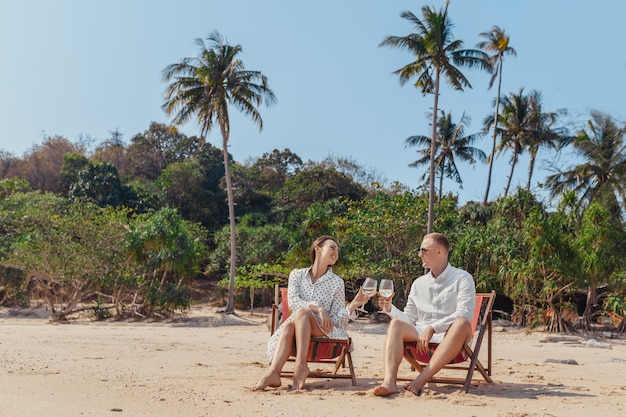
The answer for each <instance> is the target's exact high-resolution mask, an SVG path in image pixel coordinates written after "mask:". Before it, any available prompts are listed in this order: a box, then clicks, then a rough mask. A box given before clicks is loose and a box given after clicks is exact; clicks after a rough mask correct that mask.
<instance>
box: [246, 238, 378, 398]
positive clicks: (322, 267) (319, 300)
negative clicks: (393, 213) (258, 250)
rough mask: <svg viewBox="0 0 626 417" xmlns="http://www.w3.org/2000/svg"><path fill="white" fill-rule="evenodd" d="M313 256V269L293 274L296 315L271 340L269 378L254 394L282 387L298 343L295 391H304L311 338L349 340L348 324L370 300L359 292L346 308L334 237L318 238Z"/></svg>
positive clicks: (291, 297)
mask: <svg viewBox="0 0 626 417" xmlns="http://www.w3.org/2000/svg"><path fill="white" fill-rule="evenodd" d="M309 254H310V257H311V262H312V266H310V267H308V268H301V269H294V270H293V271H291V273H290V274H289V284H288V302H289V306H290V308H291V311H292V313H291V315H290V316H289V317H288V318H287V320H285V321H284V322H283V324H281V326H280V327H279V328H278V329H277V330H276V332H274V334H273V335H272V337H271V338H270V340H269V341H268V343H267V356H268V359H270V361H271V363H270V366H269V368H268V369H267V371H266V372H265V375H263V377H262V378H261V380H260V381H259V382H258V383H257V384H256V385H255V386H254V387H252V390H253V391H259V390H263V389H265V387H280V385H281V380H280V373H281V371H282V369H283V366H284V365H285V362H287V359H289V356H290V355H291V350H292V347H293V344H294V342H295V344H296V360H295V370H294V373H293V385H292V386H291V389H292V390H301V389H303V388H304V385H305V382H306V378H307V376H308V375H309V367H308V365H307V361H306V356H307V353H308V348H309V344H310V342H311V336H326V337H329V338H339V339H347V338H348V333H347V332H346V327H347V325H348V321H349V320H350V318H356V313H355V312H354V310H355V309H356V308H357V307H359V306H361V305H363V304H365V303H366V302H367V300H369V297H367V296H366V295H365V294H363V293H362V291H359V292H358V294H357V295H356V297H354V300H352V302H351V303H350V304H349V305H348V306H346V301H345V300H346V298H345V289H344V282H343V279H342V278H340V277H339V276H337V275H335V274H334V273H333V270H332V269H331V266H332V265H334V264H335V262H337V259H338V258H339V245H337V242H336V241H335V239H333V238H332V237H331V236H321V237H319V238H317V239H316V240H315V242H313V244H312V245H311V248H310V250H309ZM301 347H304V348H301Z"/></svg>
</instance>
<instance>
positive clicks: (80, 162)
mask: <svg viewBox="0 0 626 417" xmlns="http://www.w3.org/2000/svg"><path fill="white" fill-rule="evenodd" d="M90 164H91V161H90V160H89V158H87V157H86V156H85V155H83V154H80V153H76V152H70V153H66V154H65V155H63V165H62V166H61V172H59V191H60V193H61V195H63V196H65V197H68V196H69V192H70V188H71V187H72V185H74V184H75V183H77V182H78V180H79V176H80V172H81V171H82V170H84V169H85V168H87V167H89V165H90Z"/></svg>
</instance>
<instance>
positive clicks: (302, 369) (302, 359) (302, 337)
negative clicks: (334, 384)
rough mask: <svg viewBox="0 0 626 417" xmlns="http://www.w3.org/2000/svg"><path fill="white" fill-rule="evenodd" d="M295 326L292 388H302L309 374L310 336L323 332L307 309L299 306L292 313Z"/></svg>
mask: <svg viewBox="0 0 626 417" xmlns="http://www.w3.org/2000/svg"><path fill="white" fill-rule="evenodd" d="M293 322H294V324H295V328H296V363H295V369H294V371H293V385H292V386H291V389H292V390H301V389H304V386H305V383H306V378H307V377H308V376H309V366H308V365H307V360H306V358H307V355H308V353H309V345H310V344H311V336H322V335H323V334H324V332H322V329H320V327H319V325H318V324H317V322H316V321H315V317H313V313H312V312H311V310H309V309H305V308H300V309H298V310H297V311H296V312H295V313H294V320H293Z"/></svg>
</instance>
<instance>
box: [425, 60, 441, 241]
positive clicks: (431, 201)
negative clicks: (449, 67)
mask: <svg viewBox="0 0 626 417" xmlns="http://www.w3.org/2000/svg"><path fill="white" fill-rule="evenodd" d="M440 72H441V71H440V69H439V68H438V67H437V69H436V70H435V100H434V104H433V134H432V136H431V137H432V140H431V142H430V181H429V182H430V184H429V185H430V187H429V190H428V226H427V233H432V232H433V226H434V223H435V151H436V147H437V146H436V145H437V106H438V105H439V74H440Z"/></svg>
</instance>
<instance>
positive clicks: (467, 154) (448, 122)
mask: <svg viewBox="0 0 626 417" xmlns="http://www.w3.org/2000/svg"><path fill="white" fill-rule="evenodd" d="M469 122H470V118H469V116H467V115H466V114H465V113H463V115H462V116H461V119H460V120H459V122H458V123H454V122H452V114H451V113H450V112H448V113H444V112H443V111H442V112H441V116H440V117H439V122H438V123H437V130H438V135H437V141H438V142H437V143H436V144H435V171H437V173H438V176H439V197H438V199H437V201H438V202H439V203H440V202H441V196H442V193H443V179H444V177H445V178H450V179H452V180H453V181H455V182H456V183H457V184H459V185H460V187H461V188H463V180H462V179H461V173H460V172H459V169H458V167H457V165H456V160H457V159H459V160H461V161H463V162H467V163H469V164H470V165H474V164H475V163H476V162H478V161H479V162H484V161H485V153H484V152H483V151H482V150H480V149H478V148H475V147H474V146H472V145H473V144H474V143H475V142H476V141H477V140H479V139H480V138H481V136H482V134H481V133H473V134H471V135H467V136H465V127H466V126H467V125H468V124H469ZM404 143H405V146H418V145H421V146H425V147H424V148H422V149H419V150H418V151H417V153H418V154H420V155H422V156H421V158H419V159H418V160H417V161H415V162H412V163H411V164H409V166H411V167H418V166H421V165H430V150H431V148H432V146H431V138H429V137H427V136H422V135H417V136H410V137H408V138H407V139H406V140H405V142H404ZM429 173H430V170H428V171H427V172H425V173H424V175H422V177H421V179H428V175H429Z"/></svg>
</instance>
